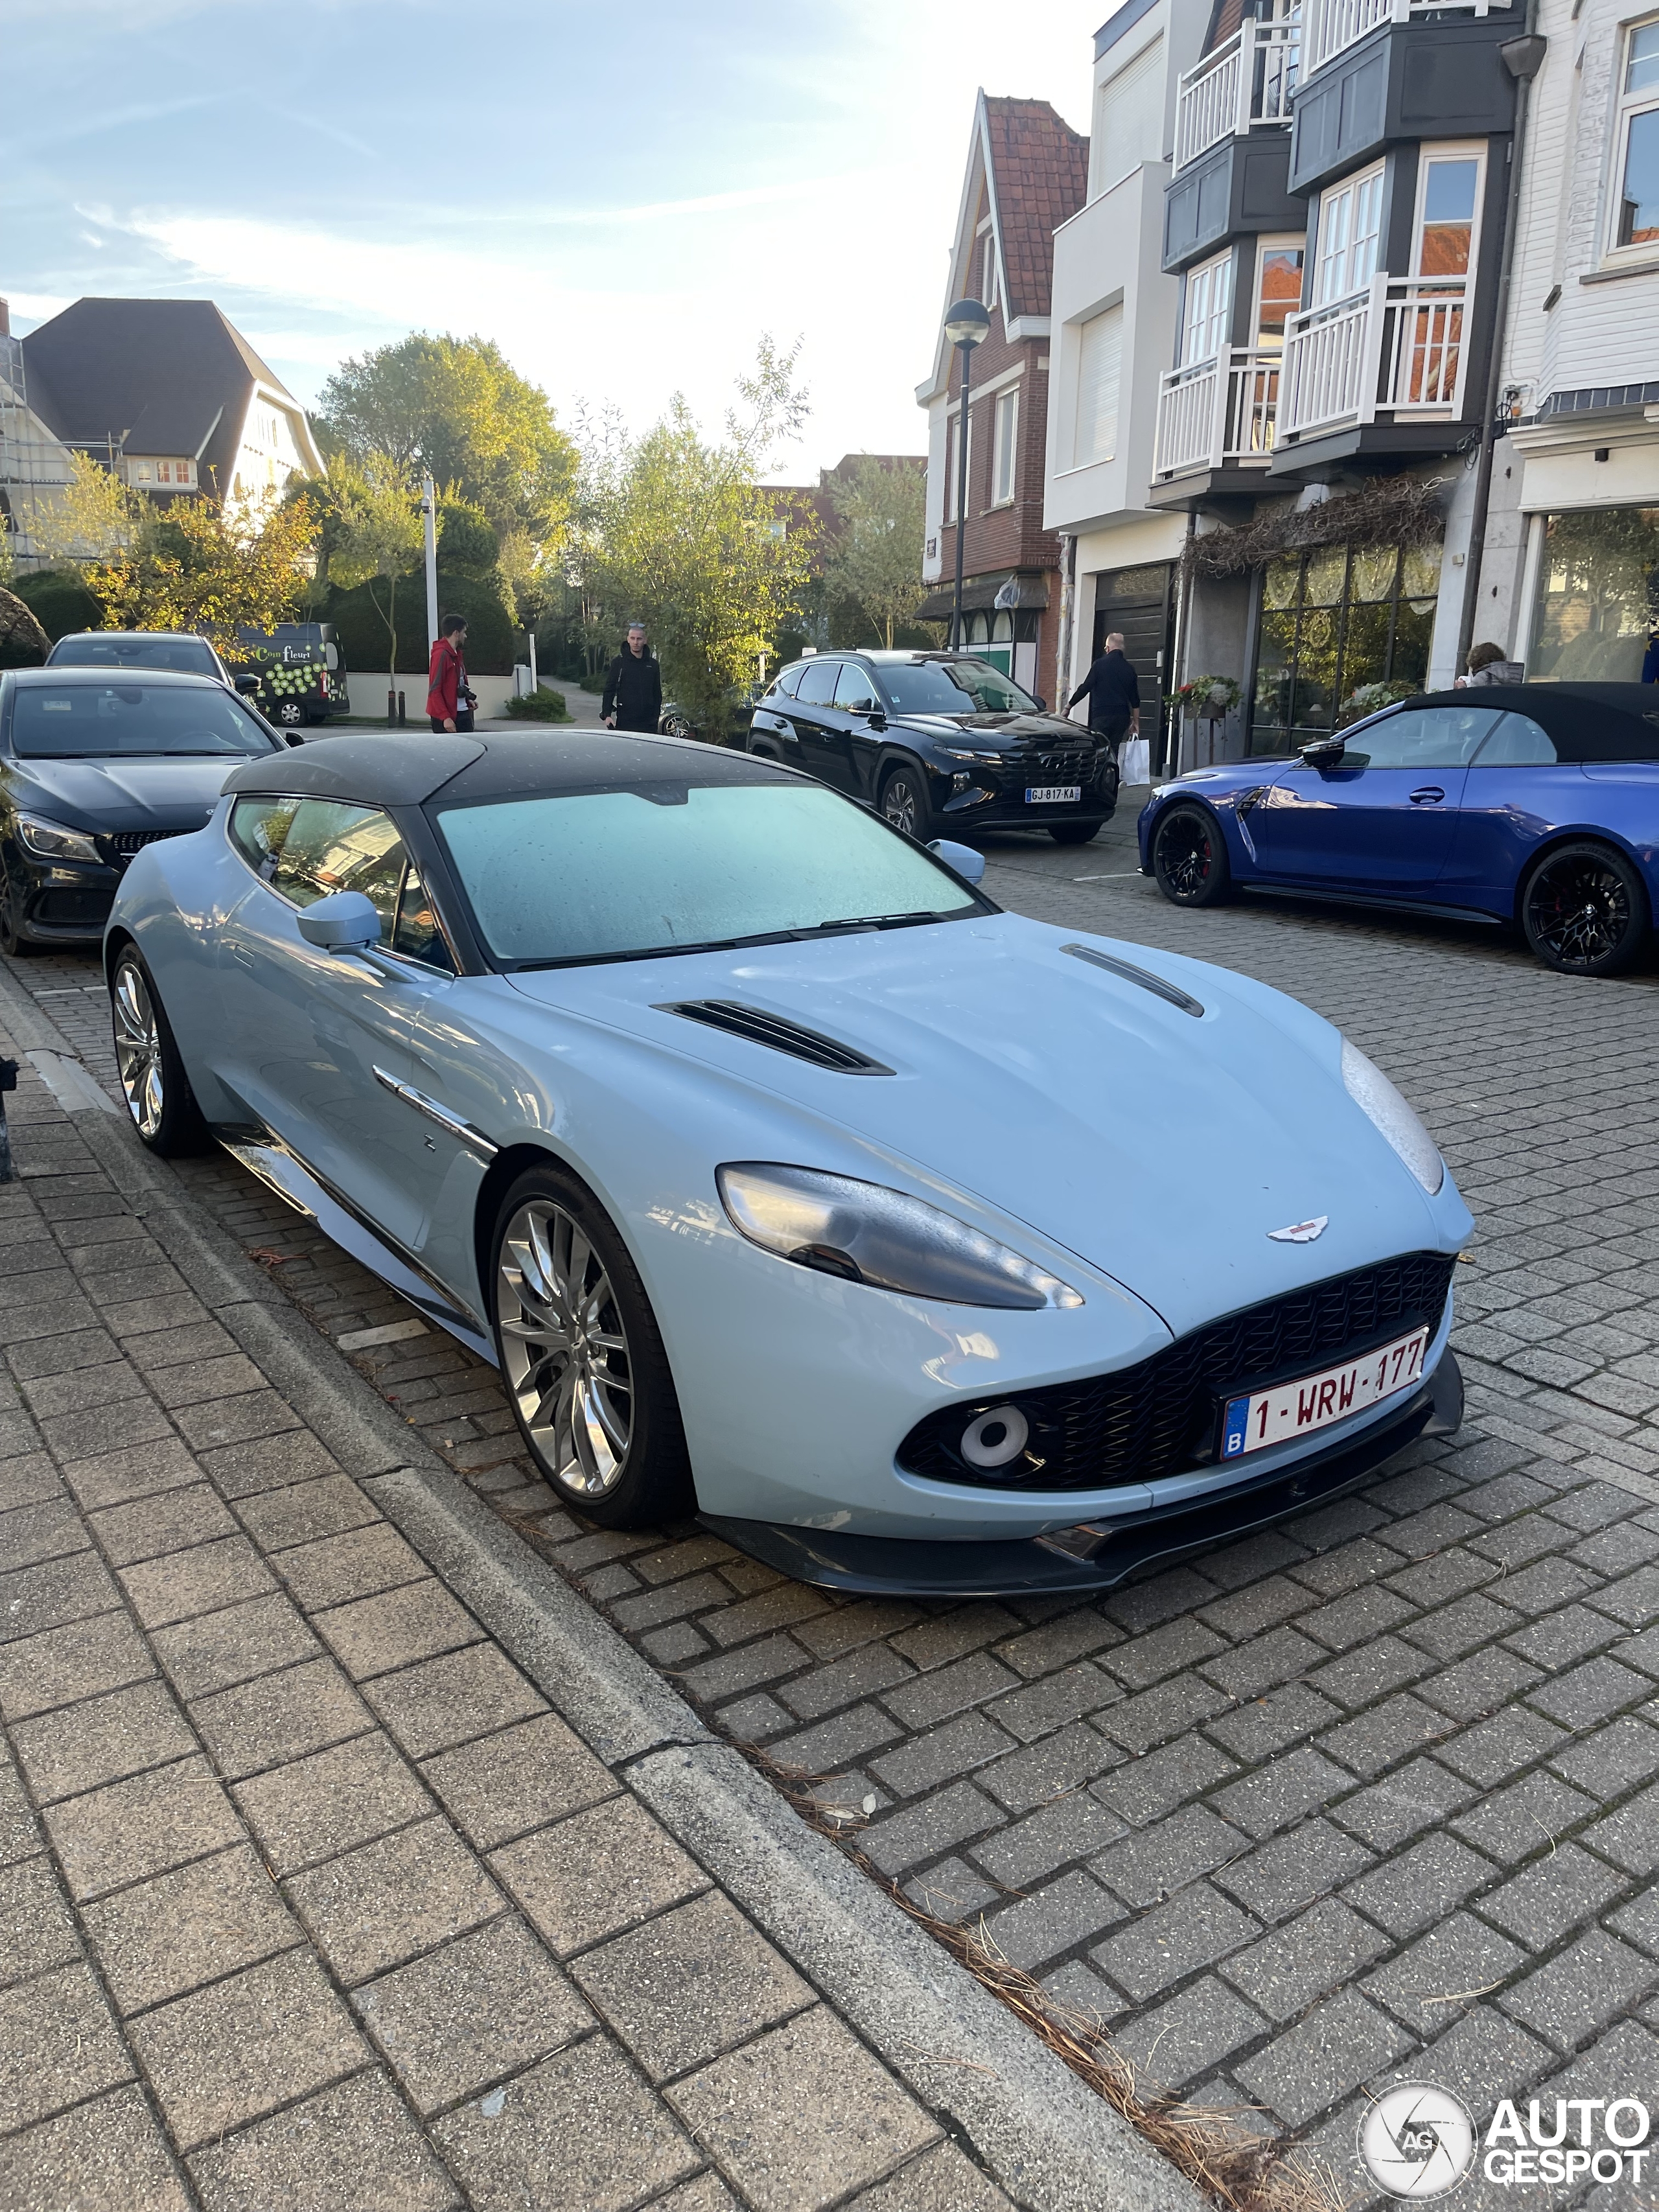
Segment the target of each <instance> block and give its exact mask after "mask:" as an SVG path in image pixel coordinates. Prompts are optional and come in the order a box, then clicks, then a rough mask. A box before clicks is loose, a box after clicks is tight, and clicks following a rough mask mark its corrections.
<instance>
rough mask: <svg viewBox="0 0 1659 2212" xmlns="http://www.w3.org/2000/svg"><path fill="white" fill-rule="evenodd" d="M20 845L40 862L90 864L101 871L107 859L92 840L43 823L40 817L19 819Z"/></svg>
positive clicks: (32, 816)
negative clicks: (85, 862) (86, 862)
mask: <svg viewBox="0 0 1659 2212" xmlns="http://www.w3.org/2000/svg"><path fill="white" fill-rule="evenodd" d="M17 842H18V843H19V844H20V845H21V847H22V848H23V850H24V851H25V852H26V853H33V855H34V857H35V859H36V860H90V861H92V862H93V864H94V866H98V867H101V866H103V863H104V856H103V854H101V853H100V851H99V849H98V848H97V847H96V846H95V845H94V843H93V842H92V840H91V838H90V837H83V836H82V834H81V832H80V831H79V830H78V829H64V827H63V826H62V825H61V823H57V822H42V821H41V820H40V817H38V816H37V815H33V814H20V815H19V816H18V817H17Z"/></svg>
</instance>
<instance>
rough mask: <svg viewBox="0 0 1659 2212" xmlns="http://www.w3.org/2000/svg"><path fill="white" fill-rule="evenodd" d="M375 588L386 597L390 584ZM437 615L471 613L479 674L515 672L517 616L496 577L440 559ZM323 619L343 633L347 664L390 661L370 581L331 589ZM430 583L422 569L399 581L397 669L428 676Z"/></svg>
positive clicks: (470, 649) (469, 645) (471, 647)
mask: <svg viewBox="0 0 1659 2212" xmlns="http://www.w3.org/2000/svg"><path fill="white" fill-rule="evenodd" d="M374 590H375V591H376V592H378V593H379V594H380V599H382V601H384V599H385V598H386V586H385V584H384V583H383V582H380V581H378V580H377V581H376V583H375V585H374ZM438 615H439V618H440V620H441V619H442V617H444V616H445V615H465V617H466V665H467V666H468V668H469V669H470V670H471V672H472V673H473V675H475V676H510V675H511V674H512V673H513V659H514V658H515V648H516V646H517V642H518V638H517V633H516V632H515V630H514V629H513V619H512V617H511V616H510V615H509V614H508V613H507V609H506V607H505V606H503V605H502V604H501V592H500V591H499V589H498V588H497V586H496V585H495V582H494V580H486V579H485V578H483V577H480V576H465V575H455V574H448V575H446V574H445V573H444V567H443V563H442V562H439V564H438ZM324 619H325V621H328V622H331V623H333V624H334V625H335V627H336V629H337V630H338V631H339V633H340V650H341V652H342V653H343V655H344V659H345V665H346V667H347V668H348V670H350V669H357V670H361V671H365V672H367V671H373V670H377V669H381V668H384V667H385V666H386V647H387V644H388V642H389V641H388V639H387V636H386V622H385V619H384V617H382V616H381V615H380V612H379V611H378V609H377V608H376V607H375V605H374V601H373V599H370V597H369V586H368V585H367V584H359V585H358V586H357V587H356V590H355V591H350V592H342V591H333V592H330V594H329V605H328V611H327V614H326V615H325V617H324ZM427 659H428V653H427V643H426V586H425V585H424V583H423V582H422V579H421V578H420V577H419V576H418V575H414V576H404V577H401V578H400V579H399V580H398V674H399V675H405V676H424V675H425V673H426V670H427Z"/></svg>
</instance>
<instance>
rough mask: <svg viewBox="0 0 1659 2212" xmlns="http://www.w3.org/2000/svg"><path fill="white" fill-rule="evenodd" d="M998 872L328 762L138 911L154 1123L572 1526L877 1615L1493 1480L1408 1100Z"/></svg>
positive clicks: (1295, 1018) (607, 767) (770, 813)
mask: <svg viewBox="0 0 1659 2212" xmlns="http://www.w3.org/2000/svg"><path fill="white" fill-rule="evenodd" d="M981 866H982V864H981V861H980V860H979V858H978V856H977V854H972V853H970V852H968V851H966V850H965V849H964V848H960V847H948V846H947V847H939V848H923V847H922V846H921V845H918V844H917V843H915V842H913V841H912V840H911V839H909V838H908V837H907V836H903V835H902V834H901V833H900V832H898V831H896V830H895V829H892V828H890V826H889V825H888V824H887V823H884V822H883V821H881V820H879V819H878V817H876V816H875V815H873V814H872V813H871V812H869V811H866V809H865V808H863V807H861V806H860V805H857V804H855V803H854V801H852V800H850V799H846V798H843V797H842V796H841V795H839V794H838V793H835V792H832V791H829V790H828V789H826V788H825V787H823V786H822V785H820V784H817V783H816V782H813V781H810V780H808V779H807V778H805V777H803V776H801V775H797V774H796V773H795V772H794V771H793V770H792V769H787V768H785V767H783V766H781V764H779V763H772V762H767V761H763V760H758V759H754V758H750V757H744V756H742V755H738V754H733V753H731V752H727V751H724V750H719V749H717V748H714V747H710V746H705V745H700V744H688V743H683V742H678V741H676V740H674V739H671V738H653V737H634V736H621V735H617V736H611V735H608V734H605V733H600V732H594V733H592V735H589V734H587V733H579V734H575V735H571V736H562V737H559V738H548V737H546V736H545V735H543V734H539V733H538V734H536V735H533V736H532V735H522V736H521V735H517V734H514V735H511V736H502V737H494V736H491V737H490V738H488V739H485V738H471V737H465V736H453V737H451V736H433V737H425V736H422V737H410V738H395V739H393V738H348V737H338V738H325V739H323V740H321V741H319V742H318V743H315V744H308V745H306V746H304V747H303V748H301V749H300V750H291V751H285V752H282V753H273V754H270V755H268V756H266V757H262V758H260V759H258V760H252V761H249V762H247V763H245V764H244V765H242V766H240V767H239V768H238V769H236V770H235V771H234V774H233V775H231V776H230V778H229V781H228V782H227V784H226V786H225V789H224V794H223V796H222V799H221V800H220V803H219V805H218V807H217V809H216V811H215V813H214V815H213V817H212V818H211V820H210V823H208V825H207V827H206V828H205V829H201V830H199V831H197V832H195V833H194V834H191V835H189V836H176V837H173V838H170V839H167V840H164V841H161V842H156V843H154V844H152V845H150V846H149V848H147V849H146V850H145V851H144V852H143V853H141V854H139V856H138V857H137V860H135V861H134V862H133V864H132V866H131V868H130V869H129V871H128V872H127V874H126V876H125V879H124V881H123V883H122V885H121V890H120V893H119V896H118V899H117V901H116V904H115V908H114V911H113V913H112V916H111V920H110V924H109V929H108V933H107V935H106V939H105V948H104V950H105V961H106V972H107V975H108V980H109V985H110V992H111V998H112V1006H113V1013H114V1024H115V1038H116V1045H117V1049H118V1057H119V1061H120V1067H121V1073H122V1079H123V1083H124V1085H125V1092H126V1097H127V1101H128V1103H129V1105H130V1107H131V1113H132V1117H133V1120H134V1121H135V1123H136V1124H137V1129H138V1132H139V1134H140V1135H141V1136H142V1137H143V1140H144V1141H145V1143H146V1144H148V1145H149V1146H152V1147H153V1148H154V1149H155V1150H156V1151H158V1152H173V1151H176V1150H179V1149H180V1148H182V1147H185V1146H188V1145H190V1144H191V1143H193V1142H197V1141H200V1140H202V1139H203V1138H204V1136H205V1135H206V1134H208V1133H210V1134H211V1135H212V1136H213V1137H215V1138H216V1139H218V1140H219V1141H220V1142H221V1143H222V1144H223V1145H225V1146H227V1147H228V1149H229V1150H230V1151H231V1152H234V1154H235V1155H236V1157H237V1158H240V1159H241V1160H243V1161H245V1162H246V1164H247V1165H248V1166H249V1167H250V1168H251V1169H252V1170H253V1171H254V1172H255V1173H256V1174H258V1175H259V1176H263V1177H264V1179H265V1180H266V1181H267V1182H269V1183H270V1184H272V1185H273V1186H274V1187H275V1188H276V1189H278V1190H279V1191H281V1192H282V1193H283V1194H284V1195H285V1196H286V1197H287V1198H289V1200H291V1201H292V1202H293V1203H294V1204H295V1206H298V1207H300V1208H301V1209H302V1210H303V1211H305V1212H308V1213H310V1214H311V1215H313V1216H314V1217H315V1218H316V1219H317V1220H318V1221H319V1223H320V1224H321V1225H322V1226H323V1227H324V1228H325V1230H326V1231H328V1232H329V1233H330V1234H331V1235H332V1236H334V1237H337V1239H338V1241H339V1242H340V1243H343V1244H344V1245H346V1246H348V1247H349V1249H352V1250H353V1251H354V1252H356V1253H357V1254H358V1255H359V1256H361V1257H362V1258H363V1259H364V1260H366V1261H368V1265H369V1266H371V1267H374V1268H375V1269H376V1270H378V1272H379V1273H380V1274H381V1275H382V1276H383V1277H384V1278H385V1279H386V1280H387V1281H389V1282H391V1283H392V1284H394V1285H396V1286H397V1287H398V1289H399V1290H400V1291H403V1292H404V1295H405V1296H406V1297H409V1298H410V1300H411V1301H412V1302H413V1303H414V1304H416V1306H417V1307H418V1308H419V1309H420V1310H422V1312H424V1313H426V1314H428V1315H429V1316H432V1318H433V1319H434V1320H435V1321H437V1322H441V1324H442V1325H443V1326H444V1327H445V1328H448V1329H450V1330H452V1331H453V1333H454V1334H456V1335H457V1336H458V1337H459V1338H460V1339H461V1340H463V1341H464V1342H465V1343H467V1344H469V1345H471V1346H473V1347H474V1348H475V1349H476V1350H477V1351H478V1352H482V1353H483V1354H484V1355H485V1357H487V1358H490V1359H493V1360H495V1361H496V1362H497V1363H498V1364H499V1365H500V1366H501V1370H503V1372H504V1375H505V1376H506V1379H507V1384H508V1386H509V1389H510V1390H511V1394H512V1398H513V1404H514V1406H515V1407H516V1409H517V1413H518V1418H519V1420H520V1425H521V1427H522V1429H523V1431H524V1436H525V1439H526V1443H527V1444H528V1446H529V1449H530V1450H531V1452H532V1455H534V1458H535V1460H536V1462H537V1464H538V1466H539V1467H540V1468H541V1469H542V1470H543V1472H544V1474H545V1475H546V1477H547V1479H548V1480H549V1482H550V1483H551V1484H552V1485H553V1486H554V1488H555V1489H556V1491H557V1492H559V1493H561V1495H562V1497H563V1498H565V1499H567V1500H568V1502H569V1504H571V1505H572V1506H573V1507H574V1509H575V1510H577V1511H579V1512H580V1513H581V1514H583V1515H585V1516H587V1517H588V1518H589V1519H590V1520H592V1521H594V1522H600V1523H603V1524H605V1525H607V1526H610V1527H623V1528H626V1527H633V1526H636V1525H639V1524H641V1523H647V1522H653V1521H657V1520H660V1519H663V1518H665V1517H671V1516H676V1515H683V1514H685V1513H687V1512H689V1511H695V1512H696V1513H697V1514H698V1515H700V1516H701V1517H702V1519H703V1520H704V1521H705V1522H708V1524H709V1525H710V1526H712V1527H714V1528H718V1529H720V1531H721V1532H722V1533H723V1534H726V1536H727V1537H729V1538H730V1539H731V1541H733V1542H734V1543H737V1544H738V1545H741V1546H742V1547H744V1548H745V1549H746V1550H748V1551H749V1552H750V1553H754V1554H755V1555H756V1556H757V1557H759V1558H762V1559H766V1560H769V1561H770V1562H772V1563H773V1564H774V1565H776V1566H778V1567H779V1568H781V1569H783V1570H785V1571H787V1572H789V1573H791V1574H793V1575H798V1576H800V1577H805V1579H807V1580H810V1581H814V1582H818V1583H825V1584H828V1585H830V1586H833V1587H836V1588H840V1589H860V1590H878V1589H880V1590H905V1591H911V1592H924V1593H935V1594H940V1595H944V1594H951V1595H957V1594H964V1593H980V1592H992V1591H1002V1592H1007V1591H1018V1590H1026V1591H1036V1590H1043V1589H1048V1590H1058V1589H1105V1588H1108V1587H1109V1586H1110V1585H1112V1584H1113V1583H1117V1582H1120V1581H1121V1580H1122V1579H1123V1578H1124V1577H1126V1576H1127V1575H1130V1574H1133V1573H1136V1572H1139V1571H1145V1570H1146V1568H1148V1567H1149V1566H1150V1565H1152V1563H1154V1562H1163V1561H1165V1560H1167V1559H1170V1557H1172V1556H1174V1555H1176V1554H1177V1553H1182V1552H1185V1551H1191V1550H1194V1549H1198V1548H1200V1547H1208V1546H1211V1545H1213V1544H1216V1543H1218V1542H1220V1541H1227V1540H1230V1539H1232V1538H1236V1537H1237V1536H1238V1535H1239V1534H1242V1533H1243V1531H1245V1530H1248V1529H1250V1528H1256V1527H1259V1526H1261V1524H1262V1523H1264V1522H1269V1521H1273V1520H1275V1519H1278V1518H1279V1517H1281V1516H1284V1515H1285V1514H1288V1513H1292V1512H1295V1511H1297V1510H1300V1509H1303V1508H1304V1507H1306V1506H1307V1505H1309V1504H1313V1503H1316V1502H1318V1501H1321V1500H1323V1499H1325V1498H1329V1497H1331V1496H1332V1495H1334V1493H1336V1492H1340V1491H1342V1490H1344V1489H1346V1488H1350V1487H1352V1486H1353V1485H1354V1484H1356V1483H1358V1482H1360V1481H1363V1480H1365V1479H1367V1478H1368V1477H1370V1476H1372V1475H1374V1474H1375V1473H1376V1469H1377V1468H1379V1467H1381V1466H1382V1465H1383V1463H1384V1462H1387V1461H1388V1460H1389V1458H1391V1457H1392V1456H1393V1455H1395V1454H1396V1453H1398V1452H1399V1451H1401V1449H1403V1448H1404V1447H1405V1446H1407V1444H1409V1443H1411V1442H1412V1441H1413V1439H1414V1438H1415V1437H1419V1435H1421V1434H1423V1433H1424V1432H1425V1430H1431V1429H1432V1430H1445V1429H1447V1428H1449V1427H1455V1425H1456V1422H1457V1420H1458V1418H1459V1415H1460V1413H1461V1408H1462V1388H1461V1384H1460V1383H1459V1380H1458V1376H1457V1371H1456V1368H1455V1363H1454V1361H1453V1359H1452V1356H1451V1354H1450V1353H1449V1352H1448V1350H1447V1348H1446V1339H1447V1333H1448V1331H1449V1328H1450V1323H1451V1299H1450V1283H1451V1276H1452V1271H1453V1262H1454V1260H1455V1255H1456V1254H1457V1251H1458V1249H1459V1248H1460V1247H1461V1246H1462V1243H1463V1242H1464V1240H1465V1239H1466V1238H1467V1237H1468V1234H1469V1232H1470V1227H1471V1224H1470V1220H1469V1216H1468V1212H1467V1211H1466V1209H1465V1207H1464V1206H1463V1204H1462V1200H1461V1199H1460V1198H1459V1197H1458V1195H1457V1193H1456V1191H1455V1188H1454V1187H1453V1185H1452V1182H1451V1179H1450V1177H1449V1176H1448V1175H1447V1173H1446V1170H1445V1168H1444V1165H1443V1163H1442V1161H1441V1158H1440V1156H1439V1154H1438V1152H1437V1151H1436V1150H1435V1147H1434V1145H1433V1142H1432V1141H1431V1139H1430V1137H1429V1135H1428V1133H1427V1132H1426V1131H1425V1129H1424V1127H1423V1126H1422V1124H1421V1122H1420V1121H1419V1120H1418V1118H1417V1116H1416V1115H1414V1114H1413V1111H1412V1109H1411V1108H1410V1107H1409V1106H1408V1105H1407V1103H1406V1102H1405V1100H1404V1099H1403V1098H1402V1097H1401V1096H1400V1094H1399V1093H1398V1091H1395V1088H1394V1086H1393V1085H1391V1084H1390V1083H1389V1081H1388V1080H1387V1079H1386V1078H1385V1077H1384V1076H1383V1075H1382V1074H1381V1073H1379V1071H1378V1070H1377V1069H1376V1068H1375V1067H1374V1066H1372V1065H1371V1063H1370V1061H1369V1060H1366V1059H1365V1057H1364V1054H1361V1053H1359V1052H1358V1051H1356V1050H1355V1048H1353V1047H1352V1045H1350V1044H1348V1043H1346V1042H1345V1040H1344V1039H1343V1038H1342V1037H1341V1036H1340V1035H1339V1034H1338V1033H1337V1031H1336V1030H1334V1029H1332V1028H1331V1027H1329V1025H1328V1024H1327V1023H1325V1022H1323V1021H1322V1020H1320V1019H1319V1018H1318V1017H1317V1016H1316V1015H1314V1014H1311V1013H1310V1012H1308V1011H1307V1010H1306V1009H1305V1008H1304V1007H1303V1006H1298V1005H1297V1004H1296V1002H1295V1001H1294V1000H1291V999H1286V998H1282V997H1280V996H1279V994H1276V993H1275V992H1273V991H1270V990H1267V989H1265V988H1263V987H1261V985H1259V984H1256V983H1253V982H1250V981H1246V980H1245V979H1244V978H1243V977H1241V976H1238V975H1231V974H1229V973H1227V972H1225V970H1223V969H1217V968H1211V967H1207V966H1205V965H1203V964H1201V963H1198V962H1195V961H1191V960H1184V959H1181V958H1178V957H1174V956H1171V955H1170V954H1167V953H1157V952H1152V951H1146V950H1143V949H1141V948H1139V947H1137V946H1134V945H1124V944H1120V943H1116V942H1114V941H1112V940H1110V939H1103V938H1095V937H1088V936H1084V935H1081V934H1079V933H1075V932H1068V931H1066V930H1063V929H1056V928H1051V927H1048V926H1046V925H1044V924H1042V923H1041V922H1036V921H1026V920H1024V919H1022V918H1021V917H1019V916H1018V915H1011V914H1004V913H1002V912H1000V910H999V909H998V908H996V907H995V906H994V905H993V904H992V902H990V901H989V900H988V899H987V898H985V897H983V896H981V895H980V893H979V892H978V891H977V890H975V883H976V881H977V878H978V876H979V874H980V872H981Z"/></svg>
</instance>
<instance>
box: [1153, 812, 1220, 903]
mask: <svg viewBox="0 0 1659 2212" xmlns="http://www.w3.org/2000/svg"><path fill="white" fill-rule="evenodd" d="M1212 863H1213V854H1212V851H1211V846H1210V833H1209V831H1208V830H1207V829H1206V828H1205V827H1204V824H1203V823H1201V822H1200V820H1199V818H1198V817H1197V816H1196V815H1195V814H1190V813H1186V812H1182V813H1180V814H1177V815H1176V817H1174V819H1173V820H1171V821H1170V823H1168V824H1167V825H1166V827H1165V828H1164V830H1163V831H1162V833H1161V834H1160V836H1159V837H1158V873H1159V874H1160V875H1161V876H1162V877H1163V878H1164V884H1165V885H1166V886H1167V888H1168V890H1169V892H1170V896H1171V897H1172V898H1177V899H1189V898H1195V897H1196V896H1198V894H1199V892H1200V891H1201V890H1203V888H1204V886H1205V884H1206V883H1207V882H1208V881H1209V877H1210V869H1211V866H1212Z"/></svg>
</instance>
